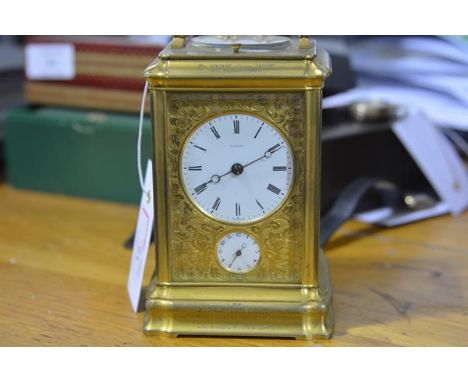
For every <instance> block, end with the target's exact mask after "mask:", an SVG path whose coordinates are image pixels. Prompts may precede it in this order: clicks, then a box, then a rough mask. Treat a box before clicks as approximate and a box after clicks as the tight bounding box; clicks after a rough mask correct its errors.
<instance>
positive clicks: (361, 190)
mask: <svg viewBox="0 0 468 382" xmlns="http://www.w3.org/2000/svg"><path fill="white" fill-rule="evenodd" d="M370 190H374V191H378V193H379V195H380V196H381V197H382V198H383V199H385V202H386V203H385V204H386V205H392V206H393V205H395V204H396V203H398V202H399V201H400V193H399V191H398V188H397V187H396V186H394V185H393V184H392V183H390V182H388V181H385V180H383V179H380V178H365V177H363V178H358V179H355V180H353V181H352V182H351V183H349V184H348V185H347V186H346V187H345V189H344V190H343V191H342V192H341V193H340V195H339V196H338V198H337V199H336V201H335V202H334V203H333V205H332V207H331V208H330V210H329V211H328V212H327V214H326V215H325V216H324V217H323V218H322V219H321V221H320V246H321V247H323V246H324V245H325V244H326V243H327V242H328V240H329V239H330V238H331V236H332V235H333V234H334V233H335V231H336V230H337V229H338V228H340V227H341V226H342V225H343V223H344V222H346V221H347V220H348V219H350V218H351V217H352V216H353V215H354V213H355V212H356V209H357V207H358V206H359V202H360V201H361V200H362V198H363V197H364V196H365V195H366V194H367V193H368V192H369V191H370ZM134 240H135V233H133V234H132V235H131V236H130V237H129V238H128V239H127V240H126V241H125V247H126V248H130V249H131V248H133V242H134ZM153 241H154V232H153V234H152V235H151V242H153Z"/></svg>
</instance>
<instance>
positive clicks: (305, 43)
mask: <svg viewBox="0 0 468 382" xmlns="http://www.w3.org/2000/svg"><path fill="white" fill-rule="evenodd" d="M310 47H311V43H310V39H309V36H307V35H300V36H299V49H310Z"/></svg>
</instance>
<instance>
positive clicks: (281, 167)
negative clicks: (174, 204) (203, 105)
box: [180, 113, 294, 224]
mask: <svg viewBox="0 0 468 382" xmlns="http://www.w3.org/2000/svg"><path fill="white" fill-rule="evenodd" d="M293 170H294V163H293V155H292V149H291V147H290V146H289V144H288V142H287V138H286V137H285V136H284V135H283V133H282V132H281V130H280V129H278V128H277V127H275V126H273V124H272V123H270V122H268V121H266V120H263V119H261V118H258V117H256V116H254V115H249V114H241V113H238V114H223V115H220V116H217V117H214V118H212V119H210V120H209V121H206V122H204V123H202V124H201V125H200V126H198V127H196V128H195V129H194V130H193V131H192V132H191V133H190V135H189V136H188V137H187V138H186V143H185V144H184V146H183V149H182V155H181V160H180V171H181V180H182V183H183V187H184V190H185V192H186V195H187V197H188V198H189V200H190V201H191V202H192V203H193V204H194V205H195V207H196V208H198V209H199V210H200V212H202V213H203V214H205V215H208V216H210V217H211V218H213V219H215V220H218V221H221V222H225V223H231V224H247V223H250V222H254V221H257V220H260V219H263V218H265V217H267V216H269V215H270V214H272V213H274V212H275V211H276V210H277V209H279V208H281V206H282V205H283V203H284V201H285V200H286V198H287V197H288V195H289V191H290V190H291V187H292V185H293Z"/></svg>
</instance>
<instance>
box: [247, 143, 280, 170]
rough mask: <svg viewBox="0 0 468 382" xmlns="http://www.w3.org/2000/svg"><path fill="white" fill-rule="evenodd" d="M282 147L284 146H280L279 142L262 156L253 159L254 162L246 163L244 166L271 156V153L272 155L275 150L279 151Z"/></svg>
mask: <svg viewBox="0 0 468 382" xmlns="http://www.w3.org/2000/svg"><path fill="white" fill-rule="evenodd" d="M281 147H283V146H280V144H279V143H277V144H276V145H274V146H272V147H270V148H269V149H268V150H267V151H265V152H264V153H263V155H262V156H261V157H260V158H257V159H255V160H253V161H252V162H249V163H247V164H245V165H244V166H243V167H244V168H246V167H247V166H250V165H251V164H253V163H255V162H258V161H259V160H261V159H263V158H267V159H268V158H270V157H271V155H272V154H273V153H274V152H276V151H278V150H279V149H281Z"/></svg>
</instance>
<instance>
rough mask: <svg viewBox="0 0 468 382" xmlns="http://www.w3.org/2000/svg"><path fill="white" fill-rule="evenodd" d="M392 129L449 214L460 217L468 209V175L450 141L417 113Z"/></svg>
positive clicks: (409, 113) (415, 111) (412, 111)
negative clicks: (444, 204) (446, 206)
mask: <svg viewBox="0 0 468 382" xmlns="http://www.w3.org/2000/svg"><path fill="white" fill-rule="evenodd" d="M392 129H393V132H394V133H395V134H396V135H397V137H398V138H399V139H400V142H401V143H402V144H403V146H405V148H406V150H407V151H408V152H409V154H410V155H411V156H412V158H413V159H414V161H415V162H416V163H417V164H418V166H419V168H420V169H421V171H422V172H423V174H424V175H425V176H426V178H427V180H428V181H429V183H430V184H431V185H432V187H433V188H434V190H435V191H436V192H437V194H438V195H439V198H440V199H441V200H442V201H444V202H445V203H446V204H447V205H448V208H449V210H450V212H451V213H452V214H454V215H458V214H460V213H461V212H462V211H463V210H464V209H465V208H466V207H467V206H468V175H467V172H466V170H465V168H464V165H463V162H462V161H461V159H460V157H459V156H458V154H457V153H456V151H455V149H454V148H453V146H452V145H451V143H450V142H449V141H448V139H447V138H446V137H445V136H444V135H443V134H442V133H441V131H439V130H438V129H437V128H436V127H435V126H434V125H433V124H432V123H431V122H430V121H429V120H428V119H427V118H426V117H425V116H424V114H423V113H421V112H420V111H417V110H410V111H409V112H408V115H407V117H406V118H403V119H401V120H398V121H397V122H395V123H394V124H393V125H392Z"/></svg>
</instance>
